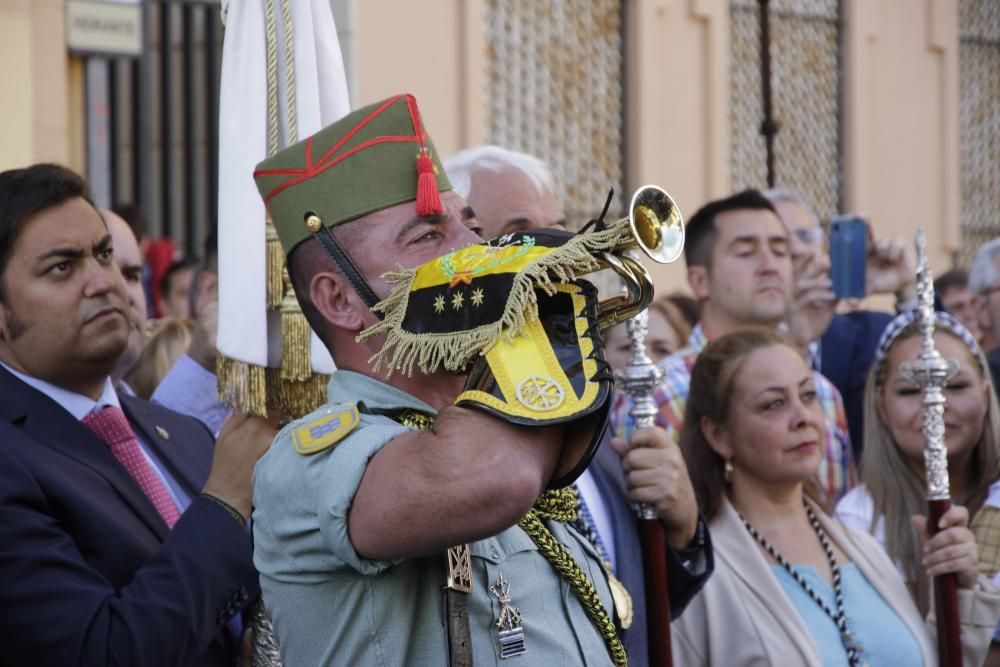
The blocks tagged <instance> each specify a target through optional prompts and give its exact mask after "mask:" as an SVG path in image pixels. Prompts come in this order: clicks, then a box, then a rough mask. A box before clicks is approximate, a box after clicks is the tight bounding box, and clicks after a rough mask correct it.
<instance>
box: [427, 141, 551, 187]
mask: <svg viewBox="0 0 1000 667" xmlns="http://www.w3.org/2000/svg"><path fill="white" fill-rule="evenodd" d="M508 167H510V168H513V169H517V170H518V171H521V172H523V173H524V174H526V175H527V176H528V178H530V179H531V181H532V183H534V185H535V187H536V188H538V190H539V191H541V190H542V188H545V189H547V190H548V191H549V192H552V193H555V191H556V186H555V179H554V178H552V172H551V171H550V170H549V168H548V166H547V165H546V164H545V163H544V162H542V161H541V160H539V159H538V158H537V157H535V156H534V155H528V154H527V153H519V152H517V151H512V150H508V149H506V148H501V147H500V146H493V145H485V146H473V147H471V148H466V149H463V150H461V151H459V152H458V153H455V154H454V155H452V156H451V157H450V158H448V159H447V160H445V161H444V171H445V173H446V174H448V180H450V181H451V187H452V189H453V190H454V191H455V192H456V193H457V194H459V195H461V196H462V198H463V199H465V200H468V199H469V194H470V193H471V192H472V173H473V172H474V171H477V170H480V169H482V170H486V171H492V172H493V173H498V172H500V171H502V170H503V169H505V168H508Z"/></svg>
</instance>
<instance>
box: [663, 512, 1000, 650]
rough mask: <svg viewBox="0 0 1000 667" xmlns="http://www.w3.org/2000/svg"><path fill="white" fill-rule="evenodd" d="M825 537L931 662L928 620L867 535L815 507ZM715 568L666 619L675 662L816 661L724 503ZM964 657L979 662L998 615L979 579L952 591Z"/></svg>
mask: <svg viewBox="0 0 1000 667" xmlns="http://www.w3.org/2000/svg"><path fill="white" fill-rule="evenodd" d="M814 509H815V510H816V515H817V516H818V517H819V520H820V523H821V524H822V525H823V529H824V530H825V531H826V533H827V535H828V536H829V537H830V538H831V539H832V540H833V541H834V542H835V543H836V544H837V545H838V546H839V547H840V548H841V549H843V550H844V552H845V553H846V554H847V556H848V558H850V559H851V560H852V561H853V562H854V563H855V564H856V565H857V567H858V568H859V569H860V570H861V572H862V573H863V574H864V575H865V577H867V578H868V581H869V582H871V584H872V586H874V587H875V590H877V591H878V592H879V593H880V594H881V595H882V597H883V598H884V599H885V600H886V602H887V603H888V604H889V606H890V607H892V608H893V609H894V610H895V611H896V613H897V614H899V617H900V618H901V619H902V620H903V622H904V623H905V624H906V626H907V628H909V630H910V632H911V633H912V634H913V636H914V637H916V638H917V642H918V643H919V644H920V649H921V651H922V652H923V655H924V665H927V666H928V667H930V666H932V665H937V647H936V646H935V640H934V622H933V619H928V620H927V621H926V622H925V621H924V619H922V618H921V617H920V612H919V611H918V610H917V607H916V605H915V604H914V603H913V600H912V599H911V598H910V594H909V591H908V590H907V588H906V586H905V585H904V583H903V580H902V579H901V578H900V576H899V572H898V571H897V570H896V568H895V567H894V566H893V564H892V561H890V560H889V557H888V556H887V555H886V554H885V551H883V549H882V547H881V546H880V545H879V544H878V542H876V541H875V540H874V539H873V538H872V537H871V536H870V535H868V534H865V533H860V532H857V531H854V530H851V529H849V528H847V527H845V526H844V525H843V524H842V523H840V522H839V521H837V520H836V519H831V518H830V517H828V516H827V515H826V514H824V513H823V512H822V510H820V509H819V508H818V507H816V506H814ZM710 528H711V531H712V544H713V546H714V549H715V573H714V574H713V575H712V576H711V577H710V578H709V580H708V582H707V583H706V584H705V588H704V589H702V591H701V593H699V594H698V595H697V596H695V598H694V599H693V600H692V601H691V604H690V605H688V607H687V609H686V610H685V611H684V615H683V616H681V617H680V618H679V619H677V621H675V622H674V623H673V625H672V633H671V636H672V640H673V650H674V664H676V665H684V667H688V666H691V665H719V666H725V667H730V666H732V667H742V666H744V665H816V666H817V667H821V666H822V664H823V660H822V658H821V657H820V655H819V652H818V649H817V647H816V644H815V642H814V641H813V638H812V635H811V634H810V632H809V629H808V628H807V627H806V624H805V622H804V621H803V620H802V618H801V617H800V616H799V614H798V612H796V611H795V607H794V606H793V605H792V603H791V602H790V601H789V599H788V597H787V596H786V595H785V592H784V590H782V588H781V584H780V583H779V582H778V580H777V578H775V576H774V574H773V573H772V572H771V569H770V566H769V565H768V563H767V560H766V559H765V558H764V555H763V553H761V550H760V548H759V547H758V546H757V543H756V542H755V541H754V539H753V538H752V537H751V536H750V534H749V533H748V532H747V530H746V528H745V527H744V525H743V523H742V522H741V521H740V518H739V515H737V513H736V510H735V509H733V506H732V505H731V504H730V503H729V501H728V500H727V501H725V502H724V503H723V505H722V508H721V509H720V510H719V514H718V515H717V516H716V517H715V519H714V520H713V521H712V523H711V524H710ZM958 602H959V610H960V616H961V622H962V637H963V658H964V660H963V663H964V665H966V666H967V667H978V666H979V665H982V664H983V660H984V659H985V657H986V651H987V650H988V648H989V644H990V638H991V637H992V635H993V630H994V628H995V627H996V625H997V621H998V619H1000V590H998V589H997V588H996V587H995V586H993V584H992V583H990V582H989V580H987V579H986V578H984V577H980V586H979V588H978V589H977V590H975V591H959V600H958Z"/></svg>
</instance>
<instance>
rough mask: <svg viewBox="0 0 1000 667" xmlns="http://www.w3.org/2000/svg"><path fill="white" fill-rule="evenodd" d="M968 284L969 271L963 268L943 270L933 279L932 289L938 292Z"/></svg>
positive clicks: (961, 287)
mask: <svg viewBox="0 0 1000 667" xmlns="http://www.w3.org/2000/svg"><path fill="white" fill-rule="evenodd" d="M968 286H969V272H968V271H966V270H965V269H952V270H950V271H945V272H944V273H942V274H941V275H940V276H938V277H937V278H936V279H935V280H934V291H935V292H937V293H938V294H942V293H943V292H947V291H948V290H953V289H963V288H965V287H968Z"/></svg>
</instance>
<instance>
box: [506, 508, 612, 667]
mask: <svg viewBox="0 0 1000 667" xmlns="http://www.w3.org/2000/svg"><path fill="white" fill-rule="evenodd" d="M576 511H577V499H576V491H575V490H573V489H560V490H558V491H546V492H545V493H543V494H542V495H541V497H540V498H539V499H538V500H537V501H536V502H535V507H533V508H532V509H530V510H528V513H527V514H525V515H524V518H522V519H521V520H520V521H519V522H518V524H517V525H518V526H520V528H521V530H523V531H524V532H525V533H527V535H528V537H530V538H531V541H532V542H534V543H535V545H536V546H537V547H538V551H539V552H541V554H542V555H543V556H545V560H547V561H549V564H550V565H552V567H553V568H555V570H556V572H558V573H559V575H560V576H561V577H562V578H563V579H565V580H566V581H567V582H569V585H570V587H571V588H572V589H573V592H574V593H575V594H576V596H577V598H579V599H580V603H581V604H582V605H583V608H584V610H585V611H586V612H587V616H589V617H590V620H591V622H593V624H594V626H595V627H596V628H597V630H598V631H599V632H600V633H601V636H602V637H603V638H604V644H605V645H606V646H607V647H608V653H609V654H610V655H611V660H612V661H613V662H614V663H615V665H619V666H620V667H625V665H627V664H628V656H627V655H626V653H625V647H624V646H623V645H622V641H621V639H620V638H619V637H618V631H617V630H616V629H615V624H614V621H612V620H611V617H610V616H608V612H607V610H605V609H604V604H603V603H602V602H601V598H600V596H599V595H598V594H597V589H596V588H594V584H593V583H592V582H591V581H590V579H588V578H587V574H586V573H585V572H584V571H583V570H582V569H581V568H580V566H579V565H578V564H577V562H576V561H575V560H573V556H572V555H571V554H570V553H569V552H568V551H567V550H566V547H564V546H563V545H562V544H560V543H559V540H557V539H556V537H555V535H553V534H552V531H550V530H549V529H548V527H547V526H546V525H545V523H543V521H542V519H551V520H554V521H572V520H573V519H575V518H576Z"/></svg>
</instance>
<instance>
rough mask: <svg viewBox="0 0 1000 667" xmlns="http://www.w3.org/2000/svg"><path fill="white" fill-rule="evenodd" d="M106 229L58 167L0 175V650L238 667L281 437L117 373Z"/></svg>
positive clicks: (31, 658) (123, 335)
mask: <svg viewBox="0 0 1000 667" xmlns="http://www.w3.org/2000/svg"><path fill="white" fill-rule="evenodd" d="M128 309H129V306H128V299H127V297H126V293H125V284H124V282H123V280H122V275H121V273H120V271H119V268H118V265H117V263H116V262H115V257H114V247H113V243H112V240H111V236H110V234H109V233H108V228H107V226H106V225H105V223H104V221H103V220H102V219H101V216H100V215H99V214H98V212H97V210H96V209H95V208H94V206H93V203H92V202H91V201H90V199H89V196H88V193H87V187H86V184H85V183H84V182H83V180H82V179H81V178H80V177H79V176H77V175H76V174H74V173H73V172H71V171H69V170H67V169H65V168H62V167H58V166H55V165H35V166H33V167H29V168H26V169H16V170H11V171H7V172H3V173H0V636H2V637H4V647H3V655H4V658H3V662H4V664H10V665H70V664H79V665H102V666H103V665H219V666H222V665H232V664H233V662H234V659H235V654H236V649H237V642H236V641H235V640H236V636H235V633H234V631H238V630H239V627H238V625H239V624H238V621H234V617H236V616H237V615H238V612H239V611H240V610H241V608H242V607H243V606H245V604H246V603H247V602H248V601H249V600H251V599H252V597H253V596H254V595H255V594H256V592H257V590H258V586H257V576H256V573H255V572H254V569H253V566H252V560H251V545H250V535H249V533H248V531H247V530H246V527H245V525H244V524H245V521H246V517H247V516H248V515H249V513H250V506H251V489H252V487H251V483H250V476H251V473H252V470H253V465H254V463H255V462H256V461H257V459H258V458H259V457H260V456H261V455H262V454H263V452H264V451H266V449H267V447H268V446H269V444H270V441H271V439H272V437H273V435H274V429H273V428H272V427H271V426H270V424H268V423H267V422H266V421H265V420H260V419H254V418H249V419H248V418H243V417H237V418H234V419H233V420H231V422H230V423H229V424H228V425H227V427H226V428H225V429H224V430H223V433H222V435H221V436H220V438H219V442H218V445H217V446H215V447H214V449H213V443H212V438H211V435H210V434H209V433H208V431H207V430H206V429H205V427H204V426H203V425H201V424H200V423H199V422H197V421H196V420H194V419H191V418H188V417H183V416H181V415H178V414H176V413H173V412H171V411H169V410H166V409H164V408H162V407H158V406H155V405H153V404H151V403H148V402H145V401H141V400H138V399H135V398H130V397H128V396H124V395H123V396H119V395H118V394H117V393H116V392H115V390H114V388H113V386H112V383H111V380H110V374H111V371H112V370H113V369H114V368H115V365H116V363H117V362H118V360H119V357H120V356H121V355H122V353H123V352H124V350H125V347H126V344H127V339H128V335H129V329H130V326H129V318H128Z"/></svg>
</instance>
